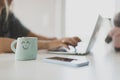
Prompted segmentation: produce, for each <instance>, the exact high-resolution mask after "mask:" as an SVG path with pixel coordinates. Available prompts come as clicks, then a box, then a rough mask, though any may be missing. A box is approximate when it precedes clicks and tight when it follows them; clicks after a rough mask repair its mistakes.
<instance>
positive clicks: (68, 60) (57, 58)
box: [47, 57, 77, 62]
mask: <svg viewBox="0 0 120 80" xmlns="http://www.w3.org/2000/svg"><path fill="white" fill-rule="evenodd" d="M47 59H54V60H58V61H65V62H71V61H73V60H77V59H71V58H64V57H51V58H47Z"/></svg>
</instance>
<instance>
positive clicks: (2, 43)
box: [0, 38, 14, 53]
mask: <svg viewBox="0 0 120 80" xmlns="http://www.w3.org/2000/svg"><path fill="white" fill-rule="evenodd" d="M13 40H14V39H10V38H0V53H9V52H12V50H11V43H12V41H13Z"/></svg>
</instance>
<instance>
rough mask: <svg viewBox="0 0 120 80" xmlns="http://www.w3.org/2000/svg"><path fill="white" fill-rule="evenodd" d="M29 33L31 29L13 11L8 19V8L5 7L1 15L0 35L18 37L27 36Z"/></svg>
mask: <svg viewBox="0 0 120 80" xmlns="http://www.w3.org/2000/svg"><path fill="white" fill-rule="evenodd" d="M28 33H29V30H28V29H27V28H25V27H24V26H23V25H22V24H21V23H20V21H19V20H18V19H17V18H16V17H15V16H14V14H13V13H12V12H10V13H9V16H8V19H7V20H6V10H5V9H3V11H2V14H1V15H0V37H7V38H13V39H17V38H18V37H25V36H27V35H28Z"/></svg>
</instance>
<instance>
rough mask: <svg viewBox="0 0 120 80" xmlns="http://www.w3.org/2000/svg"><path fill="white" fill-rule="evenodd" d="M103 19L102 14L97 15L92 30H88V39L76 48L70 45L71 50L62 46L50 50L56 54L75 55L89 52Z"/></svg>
mask: <svg viewBox="0 0 120 80" xmlns="http://www.w3.org/2000/svg"><path fill="white" fill-rule="evenodd" d="M102 20H103V18H102V16H101V15H97V18H96V20H95V24H94V27H93V29H92V30H91V31H90V32H87V34H89V37H87V41H82V42H79V43H78V46H77V47H76V48H73V47H70V50H68V49H66V48H63V47H62V48H60V49H58V50H54V51H48V52H49V53H55V54H75V55H79V54H82V55H83V54H88V53H89V52H90V50H91V48H92V46H93V45H94V43H95V39H96V35H97V32H98V31H99V29H100V26H101V23H102Z"/></svg>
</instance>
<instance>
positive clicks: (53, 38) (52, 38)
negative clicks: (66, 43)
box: [46, 37, 57, 40]
mask: <svg viewBox="0 0 120 80" xmlns="http://www.w3.org/2000/svg"><path fill="white" fill-rule="evenodd" d="M46 40H57V38H56V37H51V38H47V39H46Z"/></svg>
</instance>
